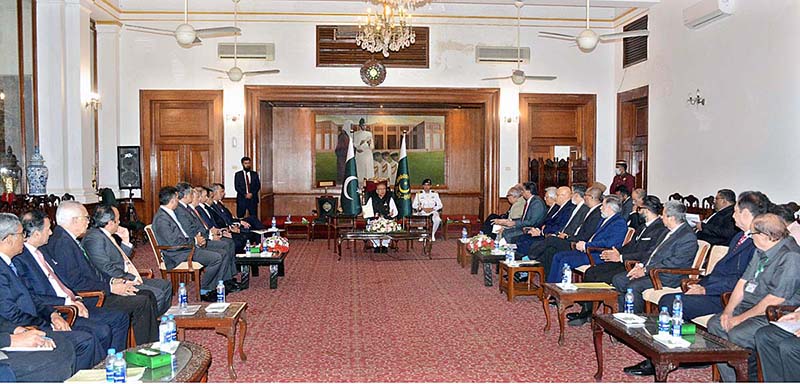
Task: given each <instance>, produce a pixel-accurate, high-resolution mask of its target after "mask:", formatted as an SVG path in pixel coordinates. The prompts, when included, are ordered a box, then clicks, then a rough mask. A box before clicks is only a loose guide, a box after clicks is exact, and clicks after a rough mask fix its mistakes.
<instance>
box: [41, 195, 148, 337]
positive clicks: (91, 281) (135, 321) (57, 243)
mask: <svg viewBox="0 0 800 384" xmlns="http://www.w3.org/2000/svg"><path fill="white" fill-rule="evenodd" d="M56 222H57V224H58V225H57V226H56V227H55V229H54V230H53V235H52V236H51V237H50V240H49V241H48V242H47V245H45V246H43V247H40V248H39V249H40V250H41V251H42V253H43V254H44V255H45V257H50V258H51V259H52V261H53V265H52V267H53V270H54V271H55V273H56V274H57V275H58V276H59V278H60V279H61V280H62V281H63V282H64V285H66V286H67V287H69V288H70V289H71V290H73V291H74V292H76V293H80V292H82V291H102V292H103V293H104V294H105V301H104V303H103V308H107V309H112V310H117V311H120V312H124V313H126V314H128V316H130V319H131V325H132V327H133V333H134V337H135V339H136V344H137V345H138V344H144V343H149V342H153V341H156V340H158V324H157V322H156V314H157V312H158V309H157V306H156V298H155V296H154V295H153V293H152V292H150V291H146V290H139V289H138V288H137V287H136V285H134V284H133V282H131V281H128V280H125V279H119V278H112V277H110V276H108V275H106V274H104V273H103V272H101V271H100V270H98V269H97V268H96V267H95V266H94V264H92V263H91V261H90V260H89V256H88V255H87V254H86V250H84V249H83V246H82V245H81V244H80V243H79V242H78V237H80V236H83V234H84V233H86V229H87V228H88V227H89V213H88V212H87V211H86V208H85V207H84V206H83V205H82V204H81V203H78V202H76V201H62V202H61V205H59V206H58V210H56ZM84 301H85V302H86V304H87V306H88V305H95V303H96V300H93V299H92V300H84Z"/></svg>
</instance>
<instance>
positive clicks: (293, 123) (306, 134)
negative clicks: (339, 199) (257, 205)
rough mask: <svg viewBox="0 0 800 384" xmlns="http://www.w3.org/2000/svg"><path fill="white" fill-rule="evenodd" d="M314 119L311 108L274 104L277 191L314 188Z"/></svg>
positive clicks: (288, 191) (273, 137) (273, 125)
mask: <svg viewBox="0 0 800 384" xmlns="http://www.w3.org/2000/svg"><path fill="white" fill-rule="evenodd" d="M314 119H315V114H314V111H313V110H312V109H311V108H293V107H273V112H272V130H273V131H272V140H273V142H272V146H273V148H274V151H273V153H274V154H275V155H276V156H278V161H275V163H274V166H273V172H274V175H275V184H274V186H273V190H274V192H275V193H293V192H300V191H308V190H310V189H311V187H312V180H313V177H314V173H313V172H314V170H313V160H314V155H313V154H314V146H313V143H314V140H313V138H312V137H313V135H314V130H315V129H316V128H315V127H316V123H315V120H314ZM312 206H313V204H312Z"/></svg>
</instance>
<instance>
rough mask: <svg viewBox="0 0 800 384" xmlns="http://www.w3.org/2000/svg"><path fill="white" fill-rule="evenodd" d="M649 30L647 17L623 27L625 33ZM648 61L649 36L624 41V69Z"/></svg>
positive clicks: (629, 38)
mask: <svg viewBox="0 0 800 384" xmlns="http://www.w3.org/2000/svg"><path fill="white" fill-rule="evenodd" d="M643 29H647V15H645V16H643V17H640V18H638V19H636V20H634V21H633V22H631V23H630V24H628V25H626V26H624V27H622V31H623V32H628V31H640V30H643ZM646 60H647V36H642V37H628V38H626V39H623V40H622V68H627V67H630V66H631V65H634V64H638V63H641V62H643V61H646Z"/></svg>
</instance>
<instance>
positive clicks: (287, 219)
mask: <svg viewBox="0 0 800 384" xmlns="http://www.w3.org/2000/svg"><path fill="white" fill-rule="evenodd" d="M286 222H287V223H291V222H292V215H289V216H286Z"/></svg>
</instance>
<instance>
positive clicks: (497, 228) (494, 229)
mask: <svg viewBox="0 0 800 384" xmlns="http://www.w3.org/2000/svg"><path fill="white" fill-rule="evenodd" d="M501 229H503V226H502V225H500V224H492V233H500V230H501Z"/></svg>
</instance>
